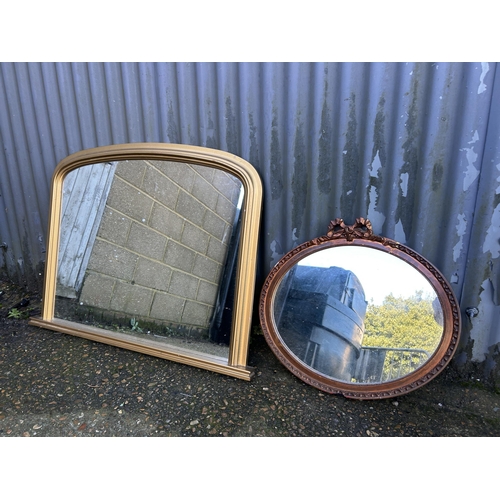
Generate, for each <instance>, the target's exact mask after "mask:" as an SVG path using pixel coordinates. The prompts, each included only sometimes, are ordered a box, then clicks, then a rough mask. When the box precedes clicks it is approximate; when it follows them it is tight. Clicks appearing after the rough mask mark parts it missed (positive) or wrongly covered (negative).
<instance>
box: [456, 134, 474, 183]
mask: <svg viewBox="0 0 500 500" xmlns="http://www.w3.org/2000/svg"><path fill="white" fill-rule="evenodd" d="M477 141H479V134H478V132H477V130H476V131H475V132H474V135H473V137H472V140H471V141H469V144H474V143H476V142H477ZM460 151H464V152H465V158H466V160H467V168H466V170H465V171H464V174H465V177H464V188H463V189H464V191H467V190H468V189H469V188H470V186H471V185H472V183H473V182H474V181H475V180H476V179H477V176H478V175H479V170H478V169H477V168H476V167H475V166H474V162H475V161H476V160H477V158H478V154H477V153H476V152H475V151H474V146H472V147H470V148H463V149H461V150H460Z"/></svg>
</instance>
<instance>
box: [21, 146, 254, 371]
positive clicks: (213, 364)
mask: <svg viewBox="0 0 500 500" xmlns="http://www.w3.org/2000/svg"><path fill="white" fill-rule="evenodd" d="M125 160H164V161H173V162H180V163H189V164H193V165H198V166H207V167H213V168H216V169H219V170H222V171H224V172H226V173H229V174H232V175H234V176H235V177H237V178H238V179H239V180H240V181H241V183H242V185H243V189H244V193H245V196H244V200H243V205H242V208H241V213H242V218H241V233H240V239H239V248H238V260H237V262H238V264H237V271H236V287H235V300H234V309H233V316H232V330H231V338H230V344H229V356H228V358H227V360H226V359H225V358H220V357H217V356H213V355H210V354H202V353H198V352H194V351H189V350H185V349H181V348H176V347H174V346H164V345H161V344H160V343H158V342H155V341H148V340H146V339H145V340H143V339H137V338H135V337H130V336H128V335H127V334H123V333H120V332H114V331H108V330H105V329H100V328H96V327H93V326H89V325H85V324H81V323H77V322H73V321H68V320H64V319H59V318H55V317H54V308H55V297H56V283H57V271H58V252H59V241H60V232H61V216H62V198H63V195H62V193H63V181H64V179H65V177H66V176H67V175H68V174H69V173H70V172H71V171H73V170H76V169H78V168H79V167H83V166H86V165H91V164H99V163H109V162H115V161H125ZM261 209H262V183H261V179H260V177H259V175H258V173H257V171H256V170H255V168H254V167H253V166H252V165H251V164H250V163H248V162H247V161H245V160H243V159H242V158H239V157H237V156H235V155H233V154H230V153H227V152H225V151H220V150H215V149H210V148H205V147H199V146H189V145H180V144H164V143H132V144H120V145H112V146H103V147H98V148H92V149H87V150H83V151H80V152H77V153H74V154H72V155H70V156H68V157H66V158H65V159H63V160H62V161H61V162H60V163H59V164H58V165H57V167H56V169H55V171H54V174H53V177H52V188H51V200H50V214H49V227H48V237H47V260H46V264H45V277H44V290H43V307H42V314H41V317H33V318H31V319H30V324H31V325H35V326H39V327H41V328H45V329H49V330H53V331H57V332H61V333H67V334H70V335H74V336H77V337H83V338H85V339H89V340H93V341H97V342H102V343H105V344H109V345H113V346H116V347H121V348H124V349H129V350H132V351H137V352H141V353H144V354H148V355H152V356H156V357H159V358H163V359H167V360H171V361H176V362H179V363H184V364H187V365H191V366H195V367H197V368H203V369H206V370H210V371H213V372H217V373H221V374H225V375H229V376H232V377H236V378H239V379H242V380H250V379H251V378H252V376H253V373H254V370H253V369H252V368H251V367H248V366H247V356H248V345H249V338H250V329H251V318H252V307H253V300H254V293H255V273H256V264H257V242H258V233H259V225H260V216H261Z"/></svg>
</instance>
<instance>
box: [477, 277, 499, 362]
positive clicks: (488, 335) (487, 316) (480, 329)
mask: <svg viewBox="0 0 500 500" xmlns="http://www.w3.org/2000/svg"><path fill="white" fill-rule="evenodd" d="M481 289H482V291H481V293H480V294H479V303H478V307H477V309H478V315H477V316H476V317H475V318H473V319H471V321H472V328H471V330H470V338H471V340H473V346H472V361H475V362H479V363H480V362H482V361H484V360H485V358H486V354H487V353H488V350H489V347H490V346H491V345H493V343H495V340H496V341H497V342H498V340H497V339H496V337H497V336H498V334H496V330H497V329H498V323H496V324H492V323H491V318H494V317H495V316H498V312H499V308H498V307H497V306H495V304H494V302H493V284H492V282H491V280H490V279H485V280H484V281H483V282H482V284H481ZM492 332H495V333H493V335H492ZM492 337H493V338H492Z"/></svg>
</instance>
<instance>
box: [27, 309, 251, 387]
mask: <svg viewBox="0 0 500 500" xmlns="http://www.w3.org/2000/svg"><path fill="white" fill-rule="evenodd" d="M30 325H33V326H38V327H40V328H44V329H48V330H52V331H55V332H58V333H66V334H69V335H73V336H74V337H80V338H84V339H87V340H92V341H95V342H99V343H101V344H107V345H111V346H114V347H120V348H122V349H127V350H129V351H135V352H139V353H141V354H147V355H149V356H154V357H157V358H162V359H166V360H169V361H175V362H177V363H182V364H184V365H189V366H194V367H195V368H203V369H205V370H209V371H213V372H216V373H221V374H222V375H229V376H231V377H235V378H239V379H241V380H246V381H247V382H248V381H250V380H252V378H253V376H254V374H255V369H254V368H252V367H240V366H231V365H227V364H224V363H227V360H226V359H225V358H222V357H221V358H219V357H217V356H213V355H206V356H204V355H203V354H201V353H199V352H195V351H191V350H189V349H183V348H180V347H175V346H168V351H166V350H165V349H162V348H161V347H160V345H159V344H160V343H159V342H155V341H154V340H147V339H144V340H142V339H135V338H134V340H131V338H130V337H129V336H128V335H126V334H123V333H120V332H111V331H108V330H104V329H102V328H95V327H92V326H87V325H80V324H79V325H78V327H75V323H73V322H72V321H66V320H64V319H59V318H53V319H52V320H51V321H45V320H44V319H42V318H39V317H33V318H31V319H30Z"/></svg>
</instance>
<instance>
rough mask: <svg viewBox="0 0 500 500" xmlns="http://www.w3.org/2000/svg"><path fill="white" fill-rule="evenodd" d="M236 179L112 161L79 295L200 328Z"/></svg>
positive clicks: (211, 296)
mask: <svg viewBox="0 0 500 500" xmlns="http://www.w3.org/2000/svg"><path fill="white" fill-rule="evenodd" d="M240 186H241V183H240V181H239V180H238V179H236V178H235V177H234V176H231V175H229V174H226V173H225V172H222V171H220V170H216V169H213V168H209V167H199V166H196V165H188V164H184V163H174V162H162V161H147V162H146V161H138V160H137V161H124V162H120V163H119V164H118V166H117V168H116V173H115V178H114V180H113V184H112V186H111V190H110V193H109V197H108V201H107V205H106V209H105V211H104V215H103V218H102V221H101V225H100V228H99V231H98V234H97V239H96V242H95V244H94V248H93V251H92V255H91V258H90V262H89V265H88V268H87V276H86V278H85V282H84V285H83V288H82V293H81V295H80V302H82V303H83V305H88V306H93V307H98V308H101V309H105V310H107V311H116V312H118V313H121V312H123V313H126V314H127V315H128V316H134V317H136V318H137V319H141V318H142V319H148V320H153V321H161V322H162V323H166V324H182V325H184V326H187V327H194V328H196V329H200V330H205V329H207V328H208V326H209V323H210V319H211V316H212V312H213V309H214V306H215V300H216V297H217V291H218V285H219V281H220V278H221V275H222V271H223V265H224V262H225V258H226V253H227V246H228V244H229V240H230V237H231V231H232V224H233V221H234V216H235V210H236V204H237V202H238V197H239V193H240Z"/></svg>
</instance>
